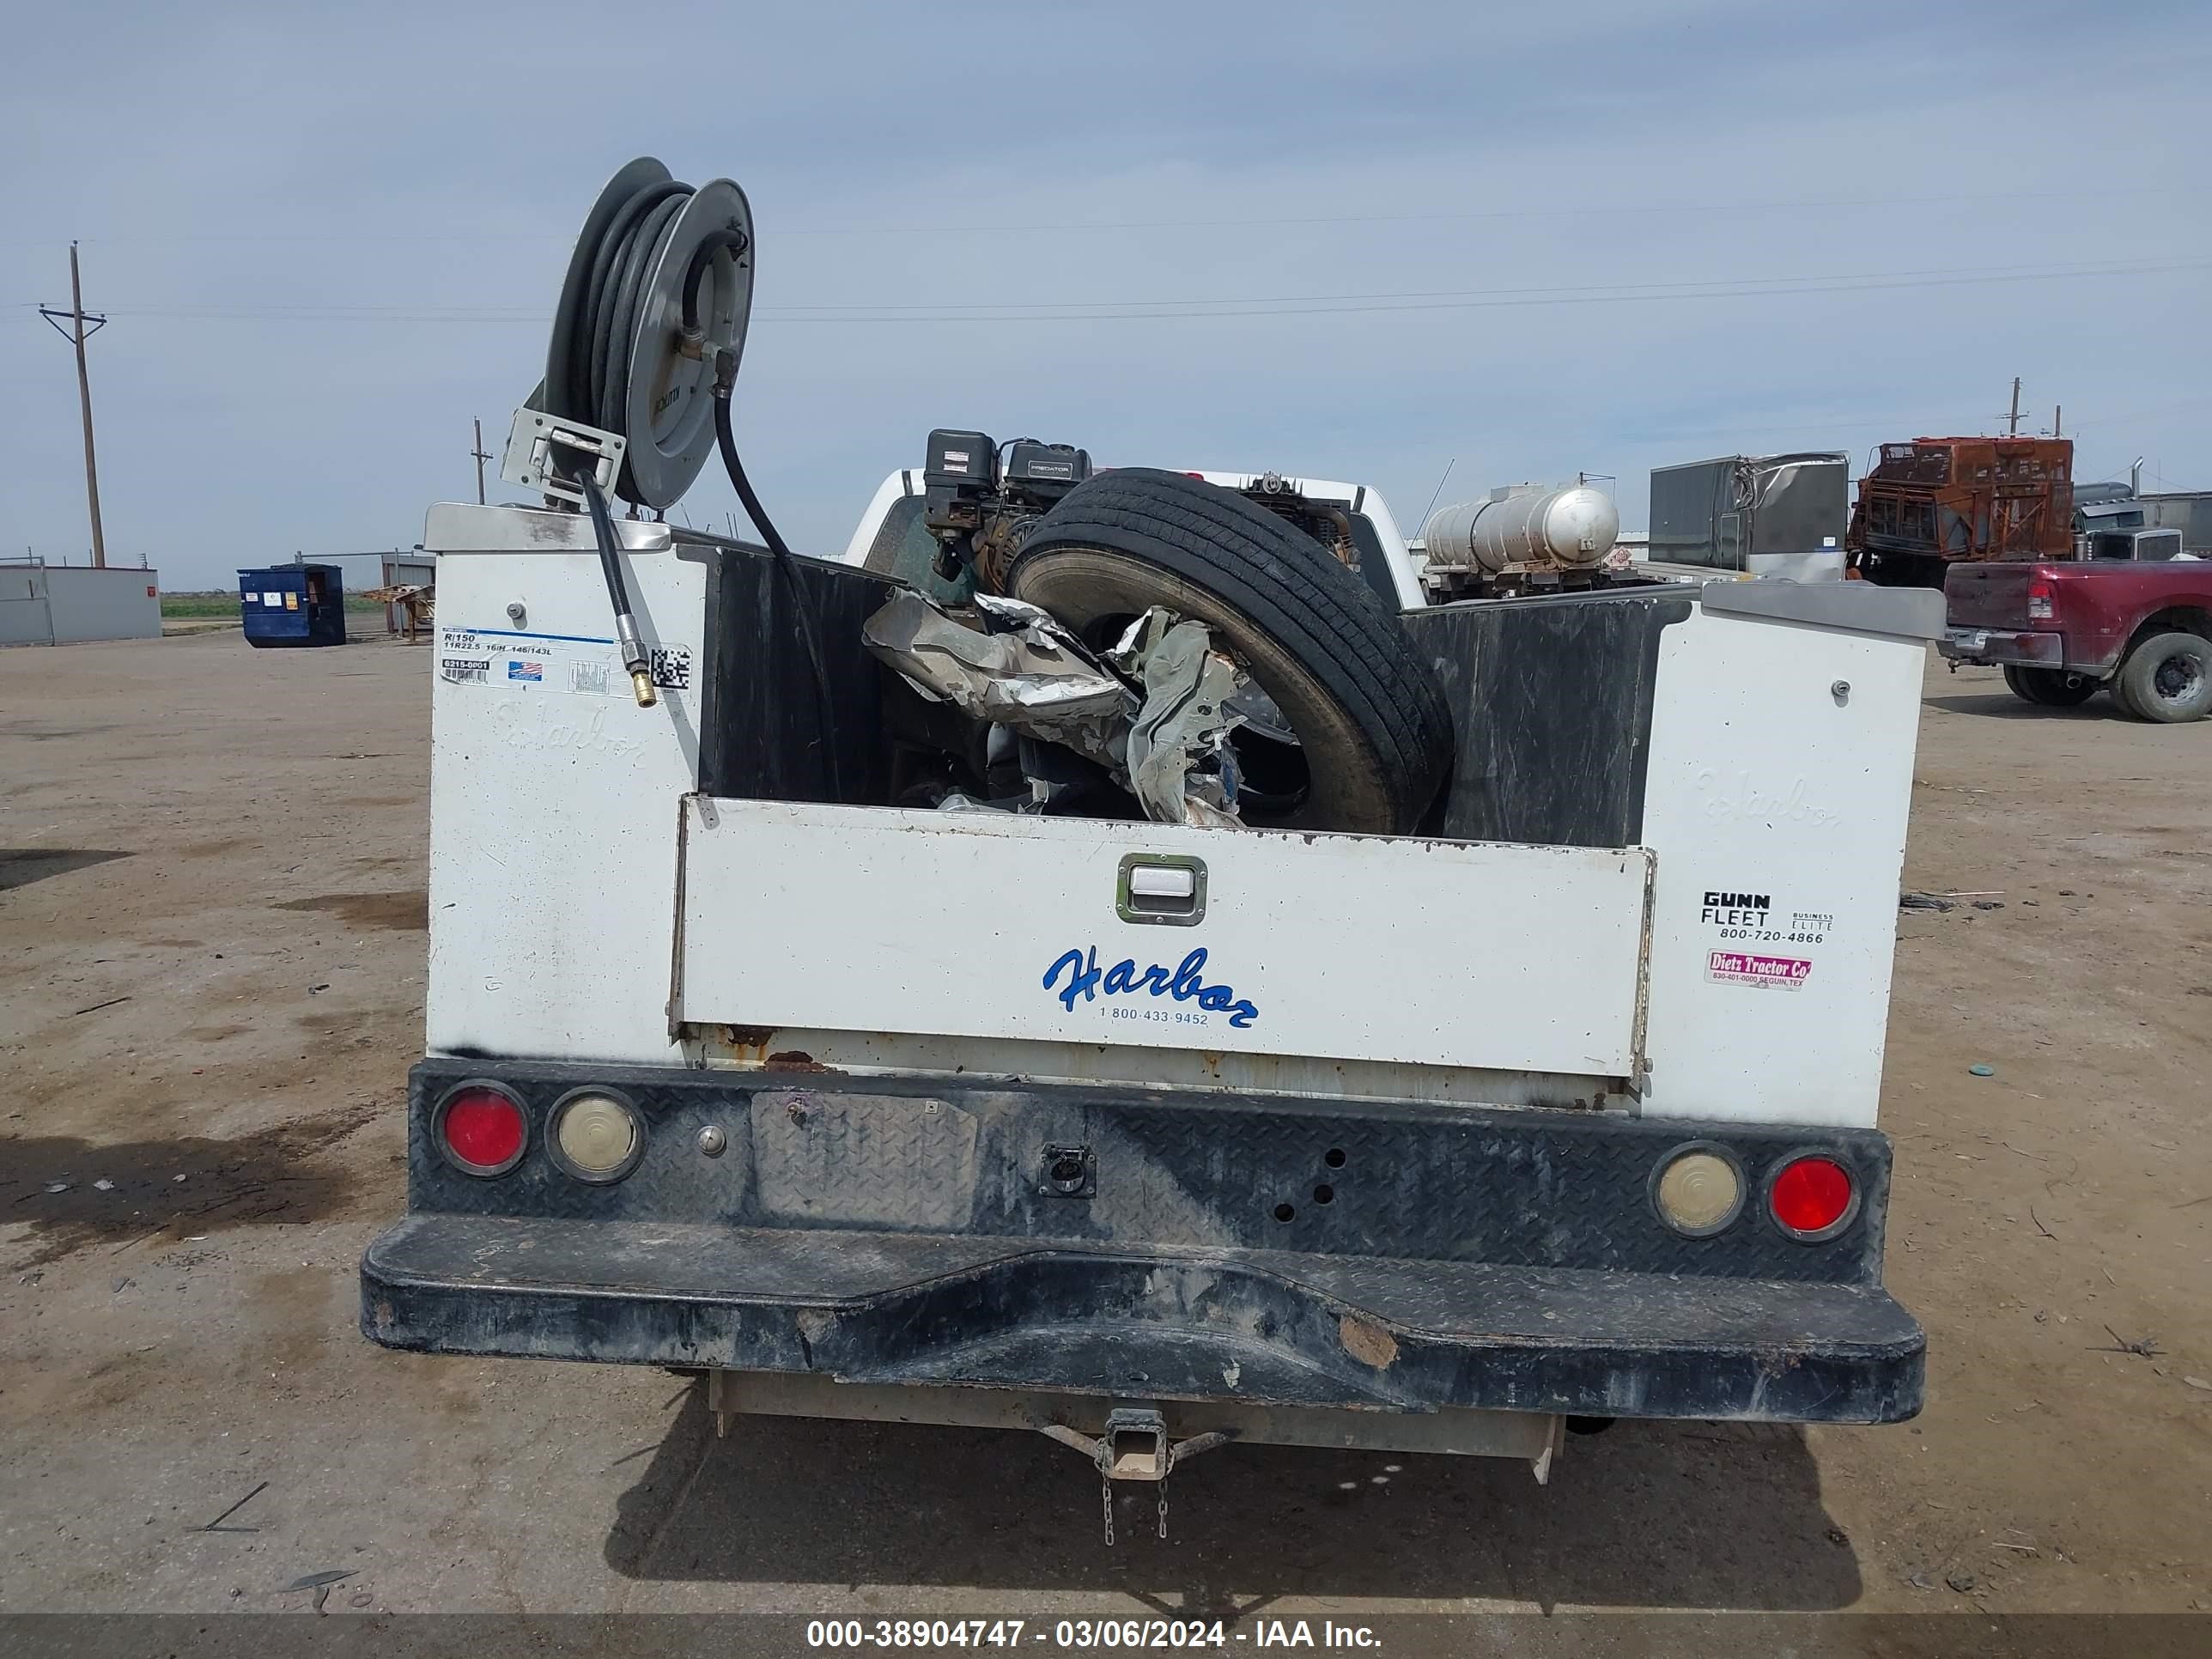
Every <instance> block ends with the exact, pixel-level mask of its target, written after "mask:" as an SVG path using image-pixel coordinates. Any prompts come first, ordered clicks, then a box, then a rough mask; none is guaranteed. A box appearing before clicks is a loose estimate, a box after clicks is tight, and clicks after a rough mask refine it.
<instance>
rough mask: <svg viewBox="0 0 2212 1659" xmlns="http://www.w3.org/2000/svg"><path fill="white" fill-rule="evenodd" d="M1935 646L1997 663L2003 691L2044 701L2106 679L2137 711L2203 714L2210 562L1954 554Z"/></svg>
mask: <svg viewBox="0 0 2212 1659" xmlns="http://www.w3.org/2000/svg"><path fill="white" fill-rule="evenodd" d="M1943 595H1944V600H1945V605H1946V607H1947V610H1948V617H1946V623H1947V626H1946V628H1945V629H1944V637H1943V640H1942V643H1941V644H1940V645H1939V646H1938V647H1937V649H1939V650H1940V651H1942V653H1943V654H1944V655H1945V656H1946V657H1948V658H1949V659H1951V660H1952V661H1953V662H1970V663H1995V664H1996V665H1999V666H2001V667H2002V668H2003V670H2004V677H2005V684H2007V685H2008V686H2010V687H2011V688H2012V691H2013V695H2014V696H2018V697H2021V698H2024V699H2026V700H2027V702H2033V703H2041V704H2044V705H2045V706H2046V707H2049V708H2072V707H2073V706H2074V705H2075V704H2076V703H2082V702H2087V701H2088V700H2089V699H2090V698H2091V697H2093V696H2096V694H2097V692H2098V691H2099V690H2100V689H2102V688H2103V687H2106V686H2110V687H2111V688H2112V695H2113V696H2115V697H2116V698H2118V700H2119V702H2120V704H2121V706H2122V707H2123V708H2126V709H2127V710H2128V711H2129V712H2130V714H2136V715H2137V716H2139V717H2141V718H2142V719H2143V720H2160V721H2167V722H2171V721H2178V720H2203V718H2204V717H2205V715H2206V714H2212V562H2199V561H2196V560H2182V559H2176V560H2171V561H2156V562H2138V561H2135V560H2125V561H2118V560H2115V561H2106V560H2082V561H2080V562H2071V561H2069V562H2052V563H2046V564H2027V563H2002V562H1998V563H1989V564H1954V565H1953V566H1952V567H1951V568H1950V570H1949V572H1948V574H1946V575H1945V577H1944V580H1943Z"/></svg>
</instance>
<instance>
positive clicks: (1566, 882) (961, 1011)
mask: <svg viewBox="0 0 2212 1659" xmlns="http://www.w3.org/2000/svg"><path fill="white" fill-rule="evenodd" d="M685 811H686V820H685V826H684V832H685V842H686V850H685V854H684V887H683V897H682V910H683V939H682V947H681V960H680V963H679V968H678V995H677V1000H678V1006H679V1008H680V1011H681V1013H682V1016H683V1018H685V1019H687V1020H690V1021H696V1022H701V1023H702V1024H703V1023H710V1022H711V1023H716V1024H732V1025H739V1026H746V1027H791V1026H807V1027H817V1028H826V1029H829V1030H882V1031H904V1032H913V1033H931V1034H943V1035H954V1036H972V1037H980V1038H1015V1039H1029V1040H1037V1041H1045V1042H1069V1041H1074V1042H1097V1043H1108V1044H1115V1045H1133V1046H1139V1047H1145V1048H1182V1049H1201V1050H1214V1051H1231V1052H1259V1053H1265V1052H1268V1051H1282V1052H1287V1053H1294V1054H1305V1055H1316V1056H1327V1057H1332V1058H1341V1059H1347V1060H1395V1061H1401V1062H1408V1063H1413V1064H1417V1065H1430V1066H1485V1067H1495V1068H1499V1069H1515V1070H1528V1071H1534V1072H1553V1073H1580V1074H1585V1075H1595V1076H1607V1077H1626V1076H1627V1075H1630V1074H1631V1073H1632V1072H1633V1071H1634V1070H1635V1068H1636V1059H1637V1054H1636V1050H1637V1040H1638V1024H1637V1021H1638V1000H1639V992H1640V988H1641V987H1640V980H1639V971H1638V970H1639V964H1640V960H1641V956H1642V949H1643V934H1644V898H1645V889H1646V884H1647V881H1648V872H1649V869H1650V860H1649V856H1648V855H1647V854H1645V853H1644V852H1643V851H1642V850H1641V849H1631V850H1628V851H1603V850H1598V849H1593V848H1558V847H1524V846H1513V845H1501V844H1492V843H1454V842H1425V841H1415V840H1386V839H1381V838H1374V837H1365V836H1305V835H1289V834H1279V833H1261V832H1245V831H1232V830H1218V829H1185V828H1182V827H1180V826H1170V825H1163V824H1141V823H1097V822H1091V821H1086V820H1079V819H1068V818H1038V817H1014V816H1012V815H1011V814H998V813H981V812H977V813H959V812H930V811H891V810H889V809H882V810H873V811H854V810H851V809H847V808H836V807H820V806H810V805H793V804H787V803H778V802H769V801H741V800H714V799H699V798H694V799H692V800H691V801H690V802H688V803H687V804H686V807H685ZM1128 854H1161V855H1169V856H1175V855H1182V856H1189V857H1196V858H1199V859H1201V860H1204V861H1205V865H1206V890H1207V902H1206V915H1205V918H1204V920H1203V921H1201V922H1200V923H1199V924H1198V925H1196V926H1189V927H1168V926H1160V925H1158V924H1152V923H1136V922H1129V921H1123V920H1122V919H1121V916H1120V915H1118V914H1117V909H1116V884H1117V877H1118V874H1119V872H1120V867H1121V860H1122V859H1123V858H1124V857H1125V856H1126V855H1128ZM1147 969H1153V970H1155V971H1153V972H1152V975H1151V976H1150V978H1149V980H1148V979H1147V976H1146V970H1147ZM1094 973H1095V975H1096V977H1095V978H1094V977H1091V975H1093V974H1094ZM1199 987H1212V990H1211V992H1210V993H1209V992H1208V991H1206V990H1202V989H1200V988H1199ZM1098 1070H1099V1074H1100V1075H1102V1076H1111V1075H1115V1066H1114V1062H1112V1061H1111V1060H1102V1062H1101V1064H1100V1066H1099V1068H1098Z"/></svg>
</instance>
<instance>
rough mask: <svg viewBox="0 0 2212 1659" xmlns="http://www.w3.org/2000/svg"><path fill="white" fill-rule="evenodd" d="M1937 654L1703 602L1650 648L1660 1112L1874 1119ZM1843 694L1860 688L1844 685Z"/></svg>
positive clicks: (1647, 1104) (1649, 821) (1821, 1120)
mask: <svg viewBox="0 0 2212 1659" xmlns="http://www.w3.org/2000/svg"><path fill="white" fill-rule="evenodd" d="M1926 660H1927V648H1926V647H1925V646H1924V645H1923V643H1922V642H1921V641H1917V640H1905V639H1899V638H1894V637H1889V636H1885V635H1872V634H1860V633H1852V632H1847V631H1844V630H1843V629H1836V628H1827V627H1814V626H1807V625H1802V624H1795V623H1781V622H1776V621H1771V620H1765V619H1751V618H1746V617H1735V616H1725V615H1716V614H1712V613H1710V612H1708V611H1705V610H1704V609H1703V608H1700V609H1699V610H1698V611H1693V612H1692V616H1691V617H1690V619H1689V620H1688V621H1687V622H1686V623H1682V624H1680V625H1679V626H1677V627H1674V628H1670V629H1668V630H1667V633H1666V635H1665V638H1664V640H1663V641H1662V644H1661V646H1660V650H1659V669H1658V678H1657V681H1656V698H1655V708H1654V712H1653V716H1652V722H1651V758H1650V770H1649V774H1648V782H1647V785H1646V788H1645V794H1644V841H1645V842H1646V843H1647V844H1649V845H1650V846H1651V847H1652V848H1655V849H1656V851H1657V854H1658V860H1659V863H1658V875H1657V878H1656V881H1655V883H1654V885H1653V892H1652V921H1651V964H1650V977H1651V990H1650V1027H1649V1029H1650V1063H1651V1074H1650V1079H1649V1082H1648V1084H1647V1085H1646V1087H1645V1090H1644V1112H1645V1114H1646V1115H1668V1116H1676V1117H1704V1118H1717V1119H1723V1120H1728V1119H1739V1120H1744V1121H1761V1122H1787V1123H1806V1124H1838V1125H1867V1126H1870V1125H1872V1124H1873V1123H1874V1121H1875V1109H1876V1105H1877V1103H1878V1099H1879V1097H1880V1094H1881V1060H1882V1043H1883V1036H1884V1031H1885V1027H1886V1022H1887V1012H1888V1003H1889V976H1890V960H1891V956H1892V952H1893V949H1894V946H1895V943H1896V936H1897V891H1898V877H1899V871H1900V866H1901V865H1902V862H1903V848H1904V846H1905V814H1906V810H1907V808H1908V806H1909V805H1910V801H1911V789H1912V756H1913V745H1912V744H1911V743H1901V742H1899V732H1911V731H1912V730H1913V729H1914V726H1915V725H1916V723H1917V720H1918V718H1919V701H1920V683H1921V675H1922V671H1923V668H1924V666H1925V664H1926ZM1839 688H1847V689H1839Z"/></svg>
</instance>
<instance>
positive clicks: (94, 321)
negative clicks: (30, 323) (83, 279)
mask: <svg viewBox="0 0 2212 1659" xmlns="http://www.w3.org/2000/svg"><path fill="white" fill-rule="evenodd" d="M39 315H40V316H41V317H43V318H45V319H46V320H47V321H48V322H50V323H52V325H54V327H55V329H56V330H57V331H58V332H60V333H61V334H62V336H63V337H64V338H67V339H70V340H72V341H74V342H75V343H76V401H77V408H78V409H79V410H81V411H82V414H83V416H84V495H85V500H86V501H87V502H88V504H89V505H90V507H91V508H92V562H93V563H94V565H95V566H97V567H100V568H105V567H106V563H107V541H106V538H105V537H103V536H102V535H101V534H100V468H99V465H98V464H97V463H95V462H94V459H93V453H92V377H91V376H90V375H89V374H87V373H86V372H85V367H84V343H85V341H86V339H87V338H88V337H90V336H92V335H94V334H97V333H99V332H100V330H101V329H102V328H104V327H106V324H107V319H106V318H105V317H93V316H88V315H87V314H86V313H85V309H84V286H83V284H82V283H80V282H79V281H78V280H77V273H76V243H75V242H71V243H70V308H69V309H68V310H67V311H57V310H55V309H53V308H52V307H50V306H40V307H39ZM64 317H66V318H68V319H69V321H70V326H69V327H68V328H63V327H62V319H63V318H64ZM87 323H90V324H91V325H92V326H91V327H90V328H87V327H86V326H85V325H86V324H87Z"/></svg>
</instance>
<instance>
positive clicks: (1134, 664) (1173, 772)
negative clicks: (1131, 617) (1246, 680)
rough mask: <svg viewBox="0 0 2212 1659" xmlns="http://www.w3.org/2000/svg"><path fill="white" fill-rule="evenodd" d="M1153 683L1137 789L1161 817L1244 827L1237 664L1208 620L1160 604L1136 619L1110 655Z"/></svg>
mask: <svg viewBox="0 0 2212 1659" xmlns="http://www.w3.org/2000/svg"><path fill="white" fill-rule="evenodd" d="M1107 659H1108V660H1109V662H1111V663H1112V664H1113V665H1114V666H1115V667H1116V668H1118V669H1120V670H1121V671H1122V672H1124V673H1126V674H1127V675H1128V676H1129V677H1130V678H1132V679H1133V680H1136V681H1137V682H1138V683H1139V684H1141V685H1142V686H1143V687H1144V688H1145V701H1144V704H1143V706H1142V707H1141V708H1139V709H1138V711H1137V716H1136V719H1135V720H1133V722H1132V723H1131V725H1130V727H1129V736H1128V742H1127V756H1128V776H1129V787H1130V790H1131V793H1133V794H1134V795H1135V796H1136V797H1137V799H1138V800H1139V802H1140V803H1141V804H1142V805H1143V806H1144V809H1145V811H1146V815H1147V816H1148V817H1152V819H1153V820H1155V821H1156V822H1158V823H1188V824H1192V825H1194V826H1196V827H1198V828H1200V829H1242V828H1243V827H1244V821H1243V819H1242V818H1240V817H1237V811H1236V801H1237V751H1236V750H1233V749H1231V747H1230V746H1229V734H1230V732H1232V731H1234V730H1235V729H1236V728H1237V726H1239V725H1240V724H1242V720H1241V719H1240V718H1239V716H1238V715H1237V714H1236V713H1235V712H1234V711H1233V710H1232V709H1231V708H1230V707H1229V702H1230V699H1231V696H1233V695H1234V694H1235V692H1236V691H1237V679H1238V676H1237V667H1236V665H1235V664H1233V663H1231V661H1230V660H1229V659H1228V658H1226V657H1225V656H1223V655H1222V654H1221V653H1219V652H1218V651H1216V650H1215V649H1214V648H1213V635H1212V632H1211V631H1210V630H1209V629H1207V628H1206V624H1205V623H1201V622H1193V621H1190V620H1188V618H1182V619H1178V618H1177V617H1176V616H1175V614H1174V613H1173V612H1172V611H1167V610H1164V609H1163V608H1162V607H1160V606H1158V605H1155V606H1153V607H1152V609H1151V610H1150V611H1146V613H1145V614H1144V615H1143V616H1141V617H1138V618H1137V620H1136V621H1135V622H1133V623H1130V625H1129V628H1128V631H1127V632H1126V633H1125V634H1123V635H1122V636H1121V640H1120V641H1119V642H1118V643H1117V644H1116V645H1115V647H1114V649H1113V650H1112V651H1110V652H1109V653H1107Z"/></svg>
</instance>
